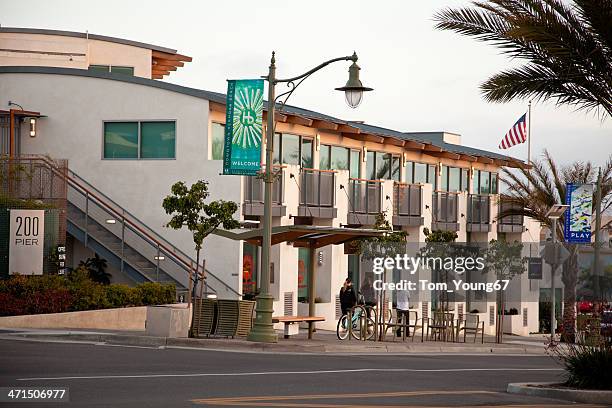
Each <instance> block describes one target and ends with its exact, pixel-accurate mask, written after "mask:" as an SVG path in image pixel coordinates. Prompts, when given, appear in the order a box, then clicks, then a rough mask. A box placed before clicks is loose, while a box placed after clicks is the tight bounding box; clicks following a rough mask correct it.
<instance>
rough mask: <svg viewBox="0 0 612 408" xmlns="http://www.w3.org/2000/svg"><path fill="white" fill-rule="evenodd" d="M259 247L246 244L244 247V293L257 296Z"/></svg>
mask: <svg viewBox="0 0 612 408" xmlns="http://www.w3.org/2000/svg"><path fill="white" fill-rule="evenodd" d="M257 249H258V247H257V246H255V245H251V244H249V243H248V242H245V243H244V244H243V247H242V293H243V294H245V295H256V294H257V271H258V265H259V257H258V251H257Z"/></svg>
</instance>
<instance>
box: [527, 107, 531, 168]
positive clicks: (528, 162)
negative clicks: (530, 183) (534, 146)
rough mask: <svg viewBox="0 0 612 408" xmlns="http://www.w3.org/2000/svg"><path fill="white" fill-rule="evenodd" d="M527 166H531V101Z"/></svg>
mask: <svg viewBox="0 0 612 408" xmlns="http://www.w3.org/2000/svg"><path fill="white" fill-rule="evenodd" d="M527 112H528V113H527V118H528V123H527V164H529V165H530V164H531V101H529V108H528V110H527Z"/></svg>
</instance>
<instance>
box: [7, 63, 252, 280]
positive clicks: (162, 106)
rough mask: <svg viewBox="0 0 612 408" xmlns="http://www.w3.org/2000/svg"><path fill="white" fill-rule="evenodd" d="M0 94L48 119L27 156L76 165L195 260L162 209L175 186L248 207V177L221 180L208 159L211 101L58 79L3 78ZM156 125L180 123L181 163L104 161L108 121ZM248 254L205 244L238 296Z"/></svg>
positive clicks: (219, 243) (188, 241) (223, 243)
mask: <svg viewBox="0 0 612 408" xmlns="http://www.w3.org/2000/svg"><path fill="white" fill-rule="evenodd" d="M0 95H2V96H3V97H4V98H6V99H7V100H9V99H10V100H16V101H19V103H20V104H21V105H23V106H24V107H26V108H27V109H31V110H36V111H39V112H41V113H42V114H43V115H46V116H47V117H46V118H44V119H41V120H40V121H39V134H38V136H37V137H36V138H30V137H25V134H26V132H23V133H22V134H23V135H24V137H23V138H22V153H23V154H46V155H50V156H51V157H56V158H66V159H68V160H69V167H70V169H71V170H73V171H75V172H76V173H77V174H78V175H79V176H81V177H82V178H84V179H85V180H87V181H88V182H90V183H91V184H92V185H94V186H96V187H97V188H98V189H99V190H101V191H102V192H103V193H105V194H106V195H108V196H109V197H110V198H111V199H113V200H114V201H116V202H117V203H118V204H119V205H121V206H123V207H124V208H126V209H127V210H128V211H130V212H131V213H132V214H134V215H135V216H136V217H137V218H139V219H140V220H142V221H143V222H144V223H145V224H146V225H148V226H149V227H150V228H152V229H153V230H155V231H156V232H157V233H159V234H160V235H161V236H163V237H165V238H166V239H168V240H169V241H170V242H172V243H173V244H174V246H176V247H177V248H179V249H181V250H182V251H183V252H185V253H186V254H188V255H191V256H192V257H193V259H195V252H194V244H193V240H192V237H191V234H190V233H189V232H188V231H187V230H180V231H174V230H171V229H168V228H165V227H164V225H165V223H167V222H168V220H169V217H168V215H166V214H165V212H164V211H163V209H162V207H161V203H162V200H163V198H164V197H165V196H166V195H168V194H169V193H170V186H171V185H172V184H173V183H175V182H176V181H179V180H182V181H185V182H186V183H188V184H191V183H193V182H195V181H197V180H198V179H204V180H208V181H211V184H210V192H211V197H210V198H211V199H213V200H216V199H224V200H232V201H236V202H241V194H242V188H241V186H242V180H241V177H229V176H228V177H220V176H219V173H220V172H221V166H222V162H221V161H209V160H206V157H207V154H208V152H207V146H208V128H209V127H208V111H209V110H208V101H206V100H203V99H200V98H196V97H192V96H188V95H184V94H180V93H177V92H171V91H167V90H162V89H158V88H153V87H149V86H144V85H138V84H131V83H125V82H119V81H112V80H105V79H97V78H88V77H78V76H67V75H50V74H3V75H1V76H0ZM156 119H157V120H159V119H166V120H175V121H176V159H172V160H104V159H103V158H102V154H103V152H102V146H103V122H104V121H105V120H156ZM239 212H240V210H239ZM239 216H240V213H238V214H237V217H239ZM241 251H242V246H241V245H240V243H238V242H233V241H229V240H227V239H225V238H218V237H209V238H208V239H207V240H206V241H205V242H204V248H203V256H204V258H205V259H206V262H207V263H206V267H207V268H208V269H209V270H210V271H211V272H213V273H214V274H218V275H219V277H220V278H221V279H223V280H224V281H225V282H226V283H227V284H229V285H231V286H232V287H233V288H235V289H236V290H237V289H238V286H239V281H240V279H239V277H238V276H233V275H232V274H233V273H234V274H235V273H237V272H238V271H240V270H241V266H242V265H241V261H242V259H241V256H237V255H241ZM183 283H184V284H186V279H185V280H184V282H183ZM211 284H214V282H211Z"/></svg>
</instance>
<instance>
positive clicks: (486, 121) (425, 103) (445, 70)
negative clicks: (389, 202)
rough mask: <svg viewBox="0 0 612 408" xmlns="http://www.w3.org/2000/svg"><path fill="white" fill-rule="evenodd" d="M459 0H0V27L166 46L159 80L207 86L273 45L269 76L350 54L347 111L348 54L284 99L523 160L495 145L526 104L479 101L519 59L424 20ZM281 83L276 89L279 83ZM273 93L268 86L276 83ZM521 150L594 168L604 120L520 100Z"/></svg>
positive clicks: (222, 85) (611, 147)
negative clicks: (528, 117)
mask: <svg viewBox="0 0 612 408" xmlns="http://www.w3.org/2000/svg"><path fill="white" fill-rule="evenodd" d="M468 4H469V3H468V2H467V1H460V0H427V1H423V0H419V1H415V0H412V1H405V0H404V1H395V0H393V1H391V0H379V1H356V0H349V1H347V0H327V1H322V0H309V1H300V2H298V1H288V0H285V1H281V0H261V1H257V2H254V1H247V0H234V1H215V2H212V1H208V0H202V1H182V0H176V1H173V2H168V1H158V0H147V1H142V0H139V1H126V0H123V1H116V0H107V1H104V2H92V1H80V0H55V1H48V0H20V1H18V2H14V1H13V2H11V1H8V0H0V25H2V26H13V27H31V28H46V29H57V30H68V31H81V32H85V31H89V32H90V33H93V34H100V35H108V36H113V37H119V38H126V39H130V40H135V41H142V42H146V43H151V44H156V45H160V46H164V47H168V48H173V49H177V50H178V52H179V53H182V54H185V55H189V56H191V57H193V62H191V63H186V64H185V67H183V68H179V69H178V70H177V71H176V72H173V73H171V74H170V76H169V77H167V79H165V80H164V81H167V82H172V83H176V84H179V85H184V86H189V87H194V88H200V89H206V90H211V91H217V92H225V91H226V87H227V84H226V80H227V79H238V78H257V77H259V76H261V75H265V74H266V73H267V68H268V65H269V61H270V54H271V52H272V51H273V50H274V51H276V62H277V75H278V77H281V78H286V77H292V76H295V75H298V74H301V73H303V72H305V71H307V70H308V69H310V68H312V67H314V66H316V65H318V64H319V63H321V62H323V61H325V60H327V59H330V58H334V57H339V56H344V55H351V54H352V52H353V51H356V52H357V54H358V55H359V65H360V66H361V80H362V82H363V83H364V85H365V86H369V87H372V88H374V91H373V92H368V93H366V94H365V95H364V99H363V102H362V104H361V106H359V107H358V108H357V109H351V108H349V107H348V106H347V105H346V103H345V101H344V95H343V94H342V93H340V92H337V91H334V90H333V89H334V88H336V87H339V86H343V85H344V84H345V82H346V80H347V77H348V75H347V69H348V65H349V64H348V63H344V62H342V63H336V64H334V65H331V66H329V67H327V68H326V69H324V70H322V71H320V72H318V73H316V74H315V75H313V76H312V77H310V78H309V79H308V80H306V81H304V83H303V84H302V85H301V86H300V87H299V88H298V89H297V90H296V91H295V92H294V94H293V96H292V97H291V99H290V100H289V102H288V104H290V105H296V106H300V107H303V108H307V109H311V110H315V111H318V112H322V113H325V114H328V115H331V116H335V117H338V118H341V119H345V120H363V121H365V122H367V123H370V124H374V125H378V126H383V127H388V128H391V129H395V130H399V131H407V132H420V131H441V130H444V131H448V132H453V133H459V134H461V135H462V144H464V145H467V146H471V147H477V148H481V149H486V150H490V151H495V152H499V153H504V154H509V155H511V156H514V157H517V158H519V159H523V160H526V158H527V146H526V144H525V145H521V146H516V147H514V148H512V149H510V150H506V151H500V150H499V149H498V148H497V146H498V144H499V142H500V141H501V138H502V137H503V136H504V135H505V133H506V132H507V131H508V129H509V128H510V127H511V126H512V125H513V124H514V122H515V121H516V120H517V119H518V118H519V117H520V116H521V115H522V114H523V113H524V112H525V111H526V110H527V103H528V101H526V100H524V101H514V102H511V103H506V104H491V103H487V102H486V101H485V100H484V99H483V97H482V95H481V93H480V90H479V85H480V84H481V83H482V82H483V81H485V80H486V79H487V78H488V77H490V76H491V75H493V74H495V73H497V72H499V71H501V70H503V69H506V68H508V67H509V66H513V65H517V64H520V61H511V60H509V59H508V58H507V57H505V56H503V55H501V53H500V52H499V50H498V49H496V48H495V47H494V46H492V45H490V44H485V43H480V42H477V41H475V40H474V39H472V38H469V37H463V36H460V35H458V34H455V33H453V32H450V31H438V30H435V29H434V21H433V15H434V14H435V13H436V12H437V11H439V10H442V9H444V8H448V7H453V8H455V7H462V6H466V5H468ZM280 90H281V89H279V91H280ZM277 92H278V91H277ZM531 125H532V131H531V139H532V150H531V151H532V159H536V158H538V157H541V154H542V152H543V150H544V149H548V150H549V152H550V153H551V154H552V156H553V157H554V158H555V159H556V160H557V161H558V162H559V163H562V164H567V163H571V162H574V161H589V160H590V161H592V162H593V163H594V164H595V165H602V164H604V163H605V161H606V160H607V159H608V158H609V157H610V154H611V153H612V118H610V117H608V118H607V119H603V120H602V118H601V116H600V117H598V116H596V114H595V113H594V112H585V111H577V110H576V108H575V107H557V106H556V105H555V103H554V101H549V102H543V103H542V102H540V103H534V104H533V105H532V122H531Z"/></svg>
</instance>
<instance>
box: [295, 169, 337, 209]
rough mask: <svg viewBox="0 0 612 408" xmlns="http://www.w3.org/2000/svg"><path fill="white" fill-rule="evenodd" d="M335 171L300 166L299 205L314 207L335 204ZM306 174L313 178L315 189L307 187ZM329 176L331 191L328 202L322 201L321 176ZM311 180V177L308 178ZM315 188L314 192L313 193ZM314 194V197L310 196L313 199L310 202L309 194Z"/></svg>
mask: <svg viewBox="0 0 612 408" xmlns="http://www.w3.org/2000/svg"><path fill="white" fill-rule="evenodd" d="M336 173H337V172H336V171H335V170H320V169H309V168H302V169H301V172H300V199H299V204H300V205H301V206H315V207H333V206H334V205H335V204H336V194H335V184H336ZM308 175H310V176H312V177H313V178H315V180H314V183H313V186H314V185H316V189H314V188H313V189H312V191H311V189H309V184H310V183H309V182H308ZM323 175H325V176H326V177H331V183H330V184H331V191H329V193H330V197H329V198H330V200H329V202H325V203H324V202H322V200H321V196H322V191H321V190H322V176H323ZM310 180H313V179H310ZM314 190H316V193H314ZM311 194H312V195H315V194H316V197H312V198H314V199H315V202H310V200H309V198H310V195H311Z"/></svg>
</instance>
